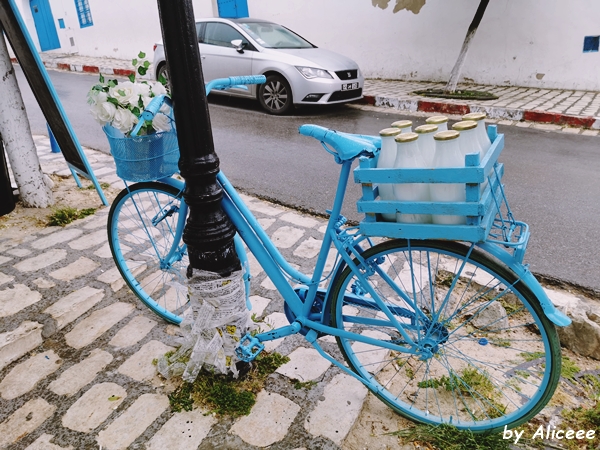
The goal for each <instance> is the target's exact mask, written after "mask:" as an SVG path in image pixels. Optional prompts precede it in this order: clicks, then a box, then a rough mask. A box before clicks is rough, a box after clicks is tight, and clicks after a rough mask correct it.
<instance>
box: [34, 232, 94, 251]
mask: <svg viewBox="0 0 600 450" xmlns="http://www.w3.org/2000/svg"><path fill="white" fill-rule="evenodd" d="M54 228H55V230H56V231H54V232H53V233H52V234H49V235H47V236H44V237H42V238H40V239H38V240H37V241H34V242H32V243H31V244H30V245H31V247H32V248H35V249H36V250H45V249H47V248H50V247H54V246H55V245H58V244H62V243H63V242H67V241H71V240H73V239H76V238H78V237H79V236H81V235H82V234H83V231H82V230H79V229H77V228H67V229H64V228H60V227H54Z"/></svg>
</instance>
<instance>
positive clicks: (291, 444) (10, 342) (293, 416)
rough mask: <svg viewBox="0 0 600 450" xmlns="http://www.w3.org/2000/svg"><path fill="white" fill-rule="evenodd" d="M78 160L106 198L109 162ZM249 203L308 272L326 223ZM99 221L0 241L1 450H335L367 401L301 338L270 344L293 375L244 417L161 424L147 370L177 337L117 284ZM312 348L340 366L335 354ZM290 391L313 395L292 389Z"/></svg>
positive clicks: (259, 277)
mask: <svg viewBox="0 0 600 450" xmlns="http://www.w3.org/2000/svg"><path fill="white" fill-rule="evenodd" d="M34 138H35V142H36V145H37V146H38V154H39V156H40V160H41V163H42V166H43V168H44V171H45V172H47V173H57V174H62V175H65V176H66V175H68V174H69V171H68V169H66V165H65V163H64V161H63V159H62V156H61V155H60V154H55V153H51V152H50V146H49V141H48V139H47V138H46V137H43V136H35V137H34ZM86 153H87V154H88V158H89V160H90V163H91V165H92V167H93V168H94V171H95V173H96V175H97V176H98V178H99V179H100V181H102V182H108V183H112V184H114V185H116V186H117V185H118V182H117V178H116V175H115V173H114V166H113V165H112V161H111V160H110V157H108V156H106V155H104V154H102V153H100V152H96V151H92V150H86ZM246 200H247V202H248V204H249V207H250V209H251V210H252V211H253V212H254V213H255V215H256V216H257V218H258V219H259V221H260V222H261V224H262V225H263V227H264V228H265V229H266V231H267V232H268V233H269V234H270V235H271V236H272V237H273V239H274V241H275V242H276V243H277V246H278V247H279V248H280V249H281V251H282V253H283V254H284V255H285V256H286V257H287V258H288V259H289V260H290V261H291V262H292V263H293V264H295V265H296V266H298V267H299V268H300V269H301V270H305V271H309V270H310V269H311V268H312V265H313V260H314V258H315V257H316V254H317V251H318V246H319V244H320V240H321V239H322V238H323V232H324V225H325V222H324V221H323V220H322V219H318V218H314V217H309V216H304V215H300V214H298V213H296V212H294V211H291V210H287V209H284V208H282V207H279V206H274V205H271V204H267V203H265V202H262V201H260V200H258V199H255V198H251V197H246ZM107 213H108V208H102V209H100V210H99V211H97V212H96V214H95V215H93V216H90V217H88V218H86V219H83V220H78V221H75V222H73V223H71V224H70V225H67V226H66V227H64V228H61V227H49V228H42V229H40V228H36V229H35V230H34V232H33V233H31V234H29V235H27V236H25V237H23V238H21V239H16V240H13V239H6V238H3V237H2V234H1V233H0V448H9V449H25V448H26V449H28V450H34V449H44V450H46V449H55V450H57V449H63V448H64V449H97V448H100V446H101V448H103V449H121V448H134V449H143V448H146V449H190V448H200V449H253V448H257V447H261V448H262V447H267V446H270V448H273V449H286V450H288V449H296V448H308V449H338V448H340V446H341V445H342V442H343V440H344V438H345V437H346V435H347V434H348V432H349V431H350V429H351V427H352V425H353V423H354V421H355V420H356V418H357V417H358V415H359V413H360V411H361V407H362V404H363V401H364V399H365V396H366V390H365V388H364V387H363V386H362V385H360V383H358V382H357V381H355V380H354V379H353V378H352V377H349V376H347V375H345V374H343V373H341V372H340V371H339V370H338V369H336V368H334V367H332V366H331V365H330V364H329V362H327V361H326V360H324V359H323V358H322V357H320V356H319V355H318V353H317V352H316V350H314V349H312V348H311V347H310V346H309V345H308V344H307V343H306V342H305V341H304V339H303V338H302V337H301V336H292V337H288V338H286V339H283V340H279V341H274V342H270V343H268V344H267V348H268V349H269V350H275V349H276V350H277V351H278V352H280V353H282V354H284V355H288V356H289V357H290V362H289V363H287V364H286V365H284V366H282V367H280V368H279V369H278V370H277V373H275V374H273V375H271V376H270V378H269V380H268V384H267V386H266V390H265V391H263V392H262V393H260V394H259V395H258V399H257V403H256V404H255V406H254V407H253V409H252V412H251V414H250V415H249V416H245V417H242V418H241V419H239V420H231V419H221V420H218V419H217V418H215V417H214V416H212V415H204V411H202V410H194V411H192V412H181V413H172V412H171V411H170V407H169V401H168V398H167V394H168V392H169V390H170V389H172V386H169V383H167V384H166V385H165V383H164V382H163V381H161V380H160V379H159V378H158V377H157V376H156V368H155V366H153V365H152V360H153V359H154V358H157V357H159V356H161V355H162V354H164V353H165V352H167V351H168V350H170V349H171V348H173V346H175V345H176V338H177V336H178V334H179V328H178V327H175V326H172V325H168V324H166V323H165V322H163V321H162V320H161V319H160V318H158V317H156V316H155V315H153V314H152V313H151V312H150V311H149V310H148V309H147V308H146V307H144V306H143V305H141V303H140V302H139V301H137V299H136V298H135V296H134V295H133V294H132V293H131V292H130V291H129V289H128V288H127V287H126V286H125V285H124V282H123V280H122V279H121V277H120V275H119V273H118V271H117V269H116V267H115V265H114V263H113V260H112V257H111V254H110V250H109V247H108V243H107V237H106V220H107ZM251 270H252V274H253V276H254V278H253V292H252V294H253V295H252V297H251V300H252V304H253V309H252V312H253V313H255V314H256V315H257V316H258V317H261V318H264V320H265V322H267V323H270V324H272V325H273V326H275V327H278V326H281V325H283V324H287V320H286V318H285V315H284V314H283V307H282V306H283V305H282V301H281V299H280V297H279V295H278V294H277V292H276V291H275V289H274V286H273V284H272V283H271V282H270V281H269V280H268V279H267V278H266V276H265V273H264V272H263V271H262V269H261V268H260V267H259V266H258V265H257V264H254V263H252V266H251ZM323 340H324V342H323V344H322V345H323V347H324V349H325V350H326V351H327V352H329V353H331V354H332V355H335V356H338V357H339V356H340V355H339V353H338V350H337V346H336V344H335V341H334V340H333V339H331V338H324V339H323ZM292 379H296V380H302V381H309V380H314V381H316V382H317V384H316V385H315V386H314V387H312V389H310V390H307V389H295V388H294V386H293V382H292V381H291V380H292ZM198 446H199V447H198Z"/></svg>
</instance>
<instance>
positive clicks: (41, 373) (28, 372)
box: [0, 350, 62, 400]
mask: <svg viewBox="0 0 600 450" xmlns="http://www.w3.org/2000/svg"><path fill="white" fill-rule="evenodd" d="M61 363H62V361H61V359H60V357H59V356H58V355H57V354H56V353H54V352H53V351H52V350H49V351H47V352H44V353H38V354H37V355H35V356H32V357H31V358H29V359H28V360H26V361H24V362H22V363H21V364H18V365H16V366H15V367H13V368H12V370H11V371H10V372H8V375H6V376H5V377H4V379H3V380H2V382H1V383H0V395H1V396H2V398H3V399H5V400H13V399H15V398H17V397H20V396H21V395H23V394H25V393H27V392H29V391H30V390H32V389H33V388H34V387H35V385H36V384H37V383H38V382H40V381H41V380H43V379H44V378H46V377H47V376H48V375H50V374H51V373H54V372H56V371H57V370H58V369H59V368H60V365H61Z"/></svg>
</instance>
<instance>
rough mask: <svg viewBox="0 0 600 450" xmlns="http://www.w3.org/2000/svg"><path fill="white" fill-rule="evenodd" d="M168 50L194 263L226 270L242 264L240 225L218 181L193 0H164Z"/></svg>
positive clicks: (161, 3)
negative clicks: (223, 201) (231, 215)
mask: <svg viewBox="0 0 600 450" xmlns="http://www.w3.org/2000/svg"><path fill="white" fill-rule="evenodd" d="M158 11H159V15H160V22H161V28H162V36H163V43H164V48H165V56H166V59H167V65H168V67H169V81H170V84H171V98H172V100H173V112H174V115H175V122H176V123H177V136H178V140H179V150H180V152H181V157H180V159H179V169H180V172H181V176H182V177H183V178H184V179H185V181H186V189H185V191H184V193H183V197H184V199H185V201H186V203H187V204H188V205H189V209H190V213H189V217H188V220H187V223H186V226H185V230H184V234H183V241H184V242H185V243H186V244H187V246H188V254H189V259H190V267H189V268H188V276H191V269H192V268H193V269H201V270H207V271H210V272H216V273H219V274H221V275H223V276H226V275H228V274H230V273H231V272H233V271H235V270H240V268H241V266H240V261H239V259H238V257H237V254H236V252H235V248H234V244H233V237H234V235H235V231H236V230H235V228H234V226H233V224H232V223H231V221H230V220H229V217H227V215H226V214H225V213H224V211H223V209H222V208H221V198H222V190H221V187H220V186H219V185H218V183H217V181H216V177H217V174H218V173H219V158H218V157H217V155H216V153H215V151H214V142H213V136H212V130H211V126H210V117H209V113H208V103H207V101H206V92H205V90H204V77H203V75H202V66H201V63H200V51H199V49H198V36H197V34H196V24H195V23H194V11H193V6H192V0H158Z"/></svg>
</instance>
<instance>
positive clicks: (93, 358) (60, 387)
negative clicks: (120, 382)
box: [48, 348, 113, 396]
mask: <svg viewBox="0 0 600 450" xmlns="http://www.w3.org/2000/svg"><path fill="white" fill-rule="evenodd" d="M112 360H113V356H112V355H111V354H110V353H108V352H105V351H103V350H100V349H98V348H95V349H94V350H92V352H91V353H90V356H88V357H87V358H86V359H84V360H83V361H81V362H79V363H77V364H75V365H74V366H71V367H69V368H68V369H67V370H65V371H64V372H63V373H62V374H61V375H60V377H59V378H58V379H56V380H54V381H53V382H52V383H50V384H49V385H48V389H49V390H51V391H52V392H54V393H55V394H57V395H67V396H71V395H73V394H76V393H77V392H79V390H80V389H81V388H83V387H84V386H86V385H87V384H89V383H91V382H92V381H93V380H94V378H96V375H98V373H99V372H100V371H101V370H102V369H104V368H105V367H106V366H107V365H108V364H110V363H111V362H112Z"/></svg>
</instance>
